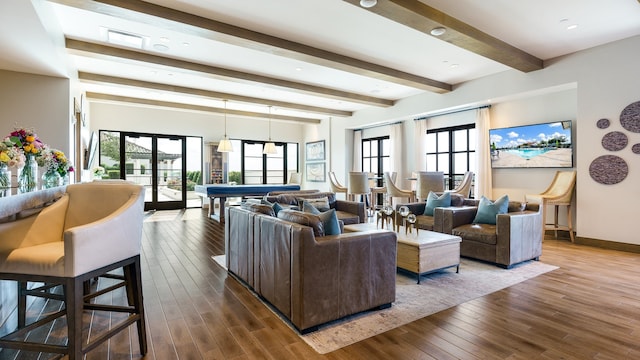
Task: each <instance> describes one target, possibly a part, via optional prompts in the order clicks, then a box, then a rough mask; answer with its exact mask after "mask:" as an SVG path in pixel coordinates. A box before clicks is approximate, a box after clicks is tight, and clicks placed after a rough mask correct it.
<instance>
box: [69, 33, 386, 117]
mask: <svg viewBox="0 0 640 360" xmlns="http://www.w3.org/2000/svg"><path fill="white" fill-rule="evenodd" d="M66 47H67V49H70V50H75V51H78V52H79V53H78V54H79V55H84V56H87V54H90V55H91V57H93V58H97V59H100V58H103V59H104V58H108V59H111V60H113V58H119V59H121V61H125V60H128V61H130V62H131V63H135V64H140V63H151V64H156V65H159V66H163V67H168V68H171V69H173V70H181V71H185V72H189V71H193V72H196V73H199V74H208V75H212V76H213V77H215V78H217V79H222V80H226V81H234V82H238V83H245V84H247V83H248V84H252V85H255V84H263V85H265V86H267V87H276V88H280V89H285V90H295V91H297V92H301V93H305V94H308V95H312V96H320V97H325V98H329V99H336V100H342V101H351V102H355V103H360V104H366V105H373V106H380V107H389V106H393V104H394V101H393V100H388V99H380V98H376V97H373V96H366V95H361V94H356V93H350V92H346V91H341V90H337V89H331V88H325V87H321V86H316V85H310V84H304V83H299V82H294V81H289V80H283V79H277V78H272V77H268V76H263V75H257V74H250V73H246V72H242V71H237V70H231V69H225V68H221V67H216V66H210V65H205V64H199V63H194V62H190V61H185V60H178V59H173V58H168V57H163V56H157V55H152V54H148V53H144V52H140V51H133V50H127V49H123V48H117V47H111V46H105V45H101V44H96V43H91V42H86V41H80V40H75V39H69V38H67V39H66Z"/></svg>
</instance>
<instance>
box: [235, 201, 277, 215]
mask: <svg viewBox="0 0 640 360" xmlns="http://www.w3.org/2000/svg"><path fill="white" fill-rule="evenodd" d="M240 207H241V208H243V209H245V210H249V211H252V212H256V213H261V214H265V215H269V216H276V212H275V211H274V210H273V207H271V206H269V205H265V204H255V203H250V202H243V203H241V204H240Z"/></svg>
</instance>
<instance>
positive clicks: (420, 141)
mask: <svg viewBox="0 0 640 360" xmlns="http://www.w3.org/2000/svg"><path fill="white" fill-rule="evenodd" d="M413 123H414V125H415V127H416V131H415V134H414V136H415V139H414V141H413V144H414V146H413V148H414V151H415V154H414V155H415V157H414V159H416V160H415V162H416V167H415V171H426V170H427V143H426V142H425V140H424V139H425V134H426V133H427V119H421V120H416V121H414V122H413Z"/></svg>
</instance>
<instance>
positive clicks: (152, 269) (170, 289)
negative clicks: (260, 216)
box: [0, 209, 640, 360]
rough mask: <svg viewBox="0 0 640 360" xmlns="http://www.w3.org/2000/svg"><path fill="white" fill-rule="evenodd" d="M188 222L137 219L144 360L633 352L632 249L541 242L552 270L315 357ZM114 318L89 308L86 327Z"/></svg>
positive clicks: (220, 231) (121, 351)
mask: <svg viewBox="0 0 640 360" xmlns="http://www.w3.org/2000/svg"><path fill="white" fill-rule="evenodd" d="M198 214H201V215H202V216H198ZM186 215H189V216H186ZM194 215H195V216H194ZM185 218H188V219H189V220H182V219H181V217H180V216H178V217H177V218H176V219H175V220H173V221H158V222H145V224H144V235H143V242H142V243H143V252H142V255H143V261H142V262H143V268H142V276H143V281H144V300H145V307H146V315H147V321H148V339H149V345H150V346H149V353H148V354H147V356H146V357H144V359H158V360H165V359H367V360H370V359H510V360H518V359H640V285H639V284H640V280H639V279H640V255H638V254H633V253H625V252H620V251H613V250H603V249H599V248H593V247H587V246H580V245H574V244H571V243H569V242H567V241H563V240H552V239H547V240H546V241H545V242H544V245H543V255H542V257H541V259H540V260H541V261H544V262H546V263H549V264H553V265H557V266H559V267H560V268H559V269H558V270H555V271H552V272H550V273H546V274H543V275H541V276H538V277H536V278H534V279H530V280H527V281H525V282H523V283H520V284H517V285H515V286H512V287H510V288H507V289H504V290H501V291H498V292H495V293H492V294H490V295H487V296H484V297H481V298H477V299H475V300H472V301H469V302H467V303H464V304H462V305H459V306H456V307H453V308H450V309H448V310H445V311H442V312H440V313H437V314H434V315H431V316H428V317H425V318H422V319H420V320H417V321H414V322H412V323H410V324H407V325H405V326H401V327H399V328H396V329H394V330H391V331H388V332H386V333H384V334H381V335H378V336H375V337H372V338H369V339H367V340H364V341H361V342H359V343H356V344H353V345H351V346H348V347H345V348H342V349H340V350H337V351H335V352H333V353H330V354H327V355H319V354H317V353H316V352H315V351H314V350H313V349H311V348H310V347H309V346H307V345H306V343H304V341H302V340H301V339H300V338H299V337H298V336H297V335H296V334H295V333H294V332H293V331H292V330H291V329H290V328H289V327H287V326H286V325H285V324H284V323H283V322H282V321H281V320H280V319H279V318H278V317H276V316H275V315H274V314H273V313H272V312H271V311H269V310H268V309H267V308H266V307H265V306H264V305H263V304H262V303H261V302H260V301H259V300H257V299H256V298H255V297H254V296H253V295H252V294H251V293H250V292H249V291H248V290H247V289H246V288H244V287H243V286H242V285H240V284H239V283H238V282H237V281H236V280H234V279H233V278H231V277H228V276H227V274H226V272H225V271H224V270H223V269H222V268H220V267H219V266H218V265H217V264H215V263H214V262H213V261H212V260H211V256H212V255H220V254H223V253H224V228H223V226H221V225H220V224H218V223H217V222H214V221H212V220H210V219H207V218H206V212H204V211H203V210H201V209H189V210H186V213H185ZM122 295H123V294H119V295H118V294H115V295H113V296H111V295H110V296H111V297H110V298H109V299H107V301H113V302H119V301H123V300H124V298H123V296H122ZM48 306H51V304H46V303H38V302H36V303H34V305H33V306H32V308H31V312H37V311H42V310H46V308H47V307H48ZM116 320H117V319H111V318H105V317H101V316H94V319H93V321H92V327H93V329H94V330H95V329H97V328H99V327H104V326H109V323H110V322H111V321H116ZM61 331H63V330H61V329H60V325H59V324H58V325H57V326H56V325H55V324H54V328H53V329H52V331H51V334H48V335H47V334H40V335H38V336H56V334H57V336H61V335H60V333H61ZM34 336H35V335H34ZM62 336H63V335H62ZM137 344H138V341H137V333H136V330H135V327H130V329H129V331H126V332H124V333H123V334H122V335H121V336H118V337H117V338H114V339H112V340H111V341H110V343H109V344H105V345H104V346H102V347H100V348H98V349H95V350H94V351H92V352H91V353H90V354H89V355H88V356H87V359H139V358H141V357H140V355H139V351H138V345H137ZM49 358H55V357H54V356H50V354H40V355H39V356H38V354H26V353H16V352H14V351H9V350H3V351H0V359H49Z"/></svg>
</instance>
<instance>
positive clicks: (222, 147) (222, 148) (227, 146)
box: [218, 99, 233, 153]
mask: <svg viewBox="0 0 640 360" xmlns="http://www.w3.org/2000/svg"><path fill="white" fill-rule="evenodd" d="M222 101H223V102H224V139H222V140H220V143H219V144H218V152H221V153H224V152H233V146H231V140H229V139H228V138H227V100H226V99H225V100H222Z"/></svg>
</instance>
